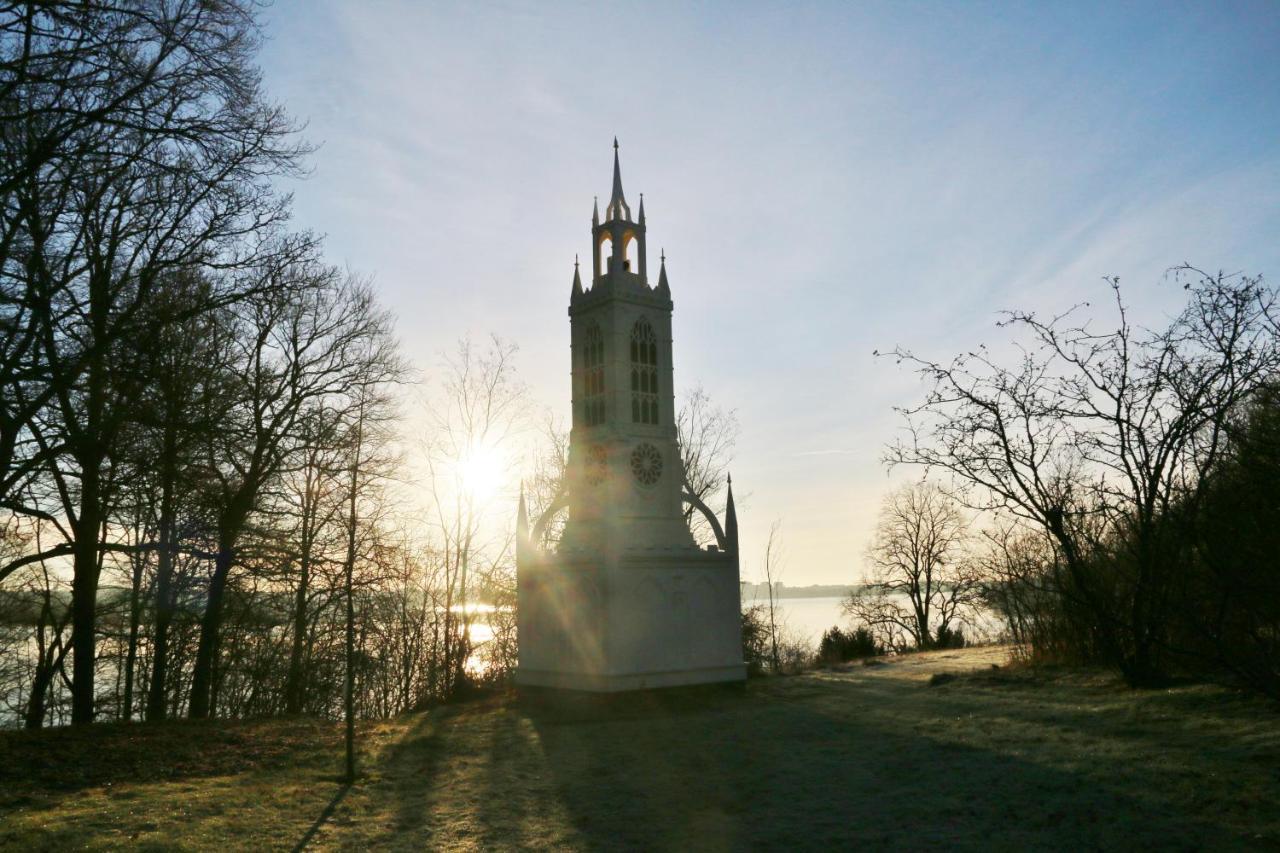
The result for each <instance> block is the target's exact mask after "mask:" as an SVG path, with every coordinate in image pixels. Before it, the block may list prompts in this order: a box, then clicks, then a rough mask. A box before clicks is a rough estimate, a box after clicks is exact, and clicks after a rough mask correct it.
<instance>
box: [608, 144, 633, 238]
mask: <svg viewBox="0 0 1280 853" xmlns="http://www.w3.org/2000/svg"><path fill="white" fill-rule="evenodd" d="M604 213H605V219H606V220H624V221H627V222H630V221H631V208H630V207H629V206H628V205H627V199H626V197H625V196H623V194H622V167H621V166H620V165H619V164H618V137H616V136H615V137H614V138H613V193H612V194H611V195H610V196H609V206H608V207H607V208H605V212H604Z"/></svg>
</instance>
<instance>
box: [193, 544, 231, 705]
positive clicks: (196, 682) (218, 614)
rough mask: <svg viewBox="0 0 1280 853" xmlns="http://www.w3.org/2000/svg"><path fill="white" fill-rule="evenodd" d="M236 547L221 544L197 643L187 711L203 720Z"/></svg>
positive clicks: (208, 702) (210, 687)
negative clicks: (189, 702)
mask: <svg viewBox="0 0 1280 853" xmlns="http://www.w3.org/2000/svg"><path fill="white" fill-rule="evenodd" d="M233 548H234V546H232V545H231V544H230V543H229V542H226V541H224V542H223V543H222V544H220V545H219V546H218V556H217V558H216V559H215V561H214V569H213V578H212V579H211V580H210V581H209V600H208V601H207V602H206V603H205V608H204V616H203V617H202V618H201V619H200V642H199V644H198V645H197V646H196V662H195V667H194V668H193V670H192V672H191V707H190V709H189V711H188V714H187V716H189V717H190V718H191V719H193V720H203V719H205V718H207V717H208V716H209V715H210V714H211V712H212V691H213V675H214V672H213V668H214V656H215V655H216V653H217V649H218V637H219V634H220V633H221V632H222V605H223V594H224V593H225V592H226V587H227V575H228V574H230V572H231V559H232V553H233Z"/></svg>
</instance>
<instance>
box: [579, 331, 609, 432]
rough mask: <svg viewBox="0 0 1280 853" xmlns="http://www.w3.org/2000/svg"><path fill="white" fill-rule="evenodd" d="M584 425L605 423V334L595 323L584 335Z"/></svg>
mask: <svg viewBox="0 0 1280 853" xmlns="http://www.w3.org/2000/svg"><path fill="white" fill-rule="evenodd" d="M582 423H583V424H584V425H586V426H596V425H597V424H602V423H604V334H603V333H602V332H601V331H600V324H599V323H594V322H593V323H591V324H590V325H588V326H587V330H586V332H585V333H583V335H582Z"/></svg>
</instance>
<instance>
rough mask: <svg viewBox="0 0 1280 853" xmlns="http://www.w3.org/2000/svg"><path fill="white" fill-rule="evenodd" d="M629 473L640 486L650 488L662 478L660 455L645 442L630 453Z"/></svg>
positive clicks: (656, 449)
mask: <svg viewBox="0 0 1280 853" xmlns="http://www.w3.org/2000/svg"><path fill="white" fill-rule="evenodd" d="M631 473H632V474H634V475H635V477H636V482H638V483H639V484H640V485H642V486H652V485H653V484H654V483H656V482H658V480H660V479H661V478H662V454H661V453H659V452H658V448H656V447H654V446H653V445H652V444H649V443H648V442H645V443H644V444H640V445H637V446H636V449H635V450H633V451H631Z"/></svg>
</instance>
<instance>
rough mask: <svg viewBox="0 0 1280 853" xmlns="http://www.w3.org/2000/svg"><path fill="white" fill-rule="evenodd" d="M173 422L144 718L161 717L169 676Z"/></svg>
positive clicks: (167, 443)
mask: <svg viewBox="0 0 1280 853" xmlns="http://www.w3.org/2000/svg"><path fill="white" fill-rule="evenodd" d="M176 432H177V427H176V425H175V424H174V423H173V422H172V420H171V421H170V422H169V423H168V424H166V426H165V436H164V451H163V452H164V459H163V460H162V461H161V477H162V482H161V484H160V489H161V491H160V553H159V555H158V558H157V564H156V622H155V630H154V631H153V635H152V639H151V642H152V646H153V650H152V654H151V684H150V686H149V688H148V691H147V716H146V719H147V721H148V722H152V721H156V722H158V721H160V720H163V719H164V718H165V701H164V694H165V687H166V686H167V682H168V679H169V626H170V624H172V622H173V610H174V604H175V602H174V594H173V556H174V541H173V540H174V527H175V520H174V514H175V510H174V488H175V481H176V480H177V472H176V468H177V466H176V464H175V462H176V456H177V450H176V444H177V438H176V435H175V433H176Z"/></svg>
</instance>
